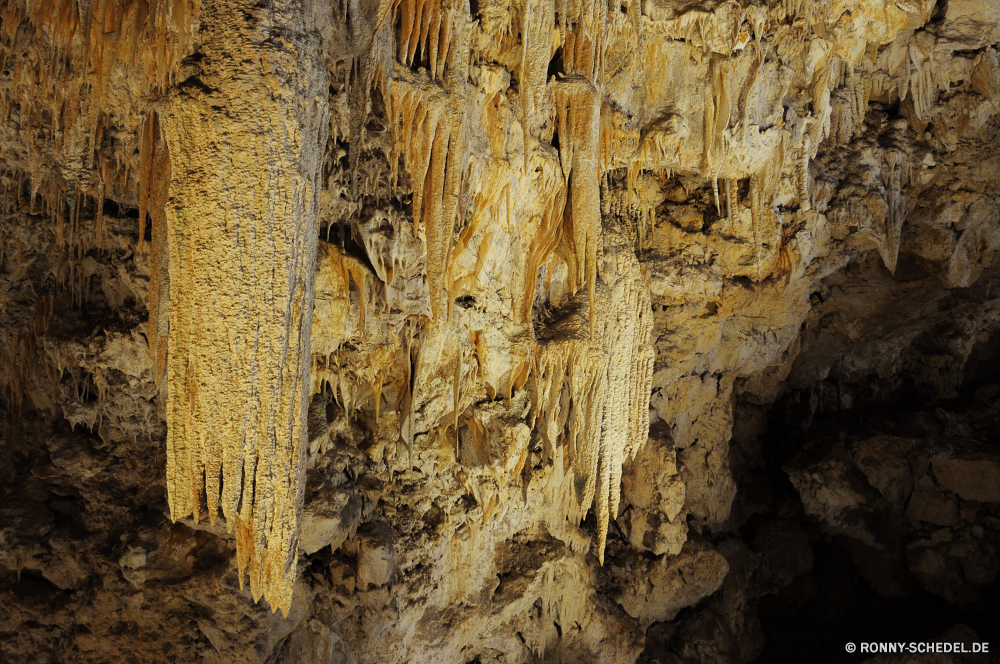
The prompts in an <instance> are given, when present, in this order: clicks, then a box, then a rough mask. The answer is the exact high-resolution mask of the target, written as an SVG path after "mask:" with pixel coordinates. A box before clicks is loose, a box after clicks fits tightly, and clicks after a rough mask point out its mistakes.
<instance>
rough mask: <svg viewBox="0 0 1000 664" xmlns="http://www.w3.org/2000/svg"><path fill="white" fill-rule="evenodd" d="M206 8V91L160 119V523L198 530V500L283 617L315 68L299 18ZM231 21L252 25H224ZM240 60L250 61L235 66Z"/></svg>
mask: <svg viewBox="0 0 1000 664" xmlns="http://www.w3.org/2000/svg"><path fill="white" fill-rule="evenodd" d="M296 8H297V9H296ZM203 10H204V11H203V13H202V16H201V30H202V46H201V53H202V55H203V57H202V60H201V62H200V70H201V77H202V80H203V81H206V82H207V83H206V85H205V86H188V87H185V88H183V89H182V94H178V95H177V96H175V97H174V98H172V99H171V100H170V105H169V106H168V107H167V108H166V110H165V111H164V113H165V117H164V127H165V129H166V135H167V143H168V145H169V150H170V155H171V170H170V204H169V205H168V207H167V211H166V219H167V228H168V230H169V238H168V251H169V272H170V307H169V325H170V334H169V338H168V359H167V488H168V497H169V503H170V513H171V517H172V518H173V519H174V520H177V519H181V518H183V517H185V516H187V515H193V516H194V517H195V519H196V520H200V519H201V518H202V517H203V516H204V514H203V511H202V507H201V502H202V500H205V501H206V504H207V510H208V514H207V516H208V519H209V521H211V522H214V521H215V520H216V519H217V518H218V512H219V510H220V508H221V510H222V514H223V515H224V517H225V519H226V525H227V528H228V529H229V530H230V532H233V531H235V533H236V547H237V552H236V558H237V564H238V573H239V579H240V583H241V586H242V583H243V581H244V579H245V578H246V577H247V576H249V582H250V591H251V593H252V595H253V597H254V599H255V600H256V599H259V598H261V597H262V596H263V597H264V598H266V599H267V600H268V602H270V604H271V608H272V610H277V609H278V608H280V609H282V611H283V612H284V613H285V614H286V615H287V613H288V610H289V606H290V604H291V597H292V588H293V586H294V583H295V578H296V559H297V546H298V527H299V524H298V521H299V514H300V511H301V509H302V500H303V491H304V475H305V454H306V450H307V447H308V441H307V426H306V415H307V408H308V404H309V396H310V393H309V369H310V359H311V358H310V328H311V315H312V314H311V312H312V299H313V286H312V283H313V275H314V270H315V259H316V238H317V236H318V227H317V206H318V203H319V200H318V199H319V193H320V175H321V167H322V156H323V145H324V144H325V142H326V131H327V128H328V127H329V120H328V118H327V112H328V110H327V105H326V104H325V103H322V104H318V103H316V102H315V100H316V99H324V100H325V99H326V96H327V92H326V90H327V85H326V80H325V70H324V68H323V65H322V62H321V61H320V60H319V59H318V58H317V56H316V55H315V54H316V53H318V52H319V49H318V44H316V43H315V42H311V41H309V39H310V38H311V39H315V36H312V37H310V36H311V35H314V33H313V32H312V31H310V30H309V29H308V24H307V15H303V14H300V13H298V12H301V11H303V10H302V7H301V6H298V5H292V4H289V5H286V4H284V3H272V4H271V5H270V6H269V7H268V8H266V9H264V8H261V7H260V6H258V5H255V4H254V3H252V2H245V1H243V0H217V1H215V2H211V3H206V6H205V7H204V8H203ZM244 13H245V14H247V15H249V16H253V17H254V20H253V21H247V22H245V23H244V22H240V23H238V24H236V25H234V24H233V22H232V21H231V19H230V17H231V16H233V15H237V14H239V15H242V14H244ZM258 26H259V27H258ZM268 29H272V30H277V31H281V32H282V34H284V35H285V39H292V37H290V35H298V37H295V38H294V39H297V40H300V41H298V42H297V43H295V45H294V48H290V47H276V46H272V47H267V46H262V45H261V43H260V40H259V37H258V30H268ZM261 48H265V49H266V50H267V52H266V53H265V54H263V55H260V50H261ZM246 49H249V50H246ZM245 52H253V53H256V54H258V56H257V57H256V58H255V59H254V60H253V62H255V63H259V64H258V65H257V66H246V65H244V64H242V63H243V62H244V60H245V58H244V56H243V55H242V54H243V53H245ZM220 109H221V110H220ZM178 155H183V159H181V158H178V157H177V156H178Z"/></svg>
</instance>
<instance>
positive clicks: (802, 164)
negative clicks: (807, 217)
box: [796, 134, 812, 212]
mask: <svg viewBox="0 0 1000 664" xmlns="http://www.w3.org/2000/svg"><path fill="white" fill-rule="evenodd" d="M810 151H811V143H810V138H809V134H805V135H804V136H803V137H802V159H801V160H800V161H799V163H798V168H797V169H796V170H797V171H798V179H799V209H800V210H801V211H802V212H809V210H811V209H812V203H811V201H810V199H809V156H810Z"/></svg>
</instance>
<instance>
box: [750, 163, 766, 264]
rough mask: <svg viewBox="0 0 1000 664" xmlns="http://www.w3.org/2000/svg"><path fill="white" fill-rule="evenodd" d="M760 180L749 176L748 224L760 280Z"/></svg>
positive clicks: (761, 218)
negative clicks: (750, 229) (750, 227)
mask: <svg viewBox="0 0 1000 664" xmlns="http://www.w3.org/2000/svg"><path fill="white" fill-rule="evenodd" d="M760 196H761V191H760V178H759V177H758V176H757V174H756V173H754V174H753V175H751V176H750V224H751V226H752V235H753V253H754V259H755V261H756V263H757V279H760V276H761V275H760V225H761V223H763V221H764V220H763V213H762V208H763V205H762V204H761V200H760Z"/></svg>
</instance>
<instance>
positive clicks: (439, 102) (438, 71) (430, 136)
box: [389, 0, 470, 320]
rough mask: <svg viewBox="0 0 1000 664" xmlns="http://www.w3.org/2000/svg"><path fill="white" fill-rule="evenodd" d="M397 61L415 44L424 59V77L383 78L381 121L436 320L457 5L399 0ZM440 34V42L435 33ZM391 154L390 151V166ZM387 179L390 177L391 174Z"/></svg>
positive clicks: (460, 24)
mask: <svg viewBox="0 0 1000 664" xmlns="http://www.w3.org/2000/svg"><path fill="white" fill-rule="evenodd" d="M399 11H400V14H401V16H402V19H401V20H402V23H401V25H402V27H401V33H400V41H399V60H400V62H401V63H402V64H403V65H407V66H409V65H411V64H413V62H414V57H415V54H416V49H417V47H418V45H419V46H420V49H421V53H422V54H425V55H426V56H428V57H431V58H432V61H433V62H434V65H433V69H434V71H433V72H431V78H432V79H440V80H441V81H442V84H443V85H439V84H437V83H434V82H433V80H428V79H427V78H423V77H421V76H420V75H412V74H410V73H403V72H399V73H398V74H399V75H398V76H397V77H396V78H394V80H393V81H392V83H391V89H390V94H389V97H390V101H389V120H390V124H391V129H392V131H393V135H394V137H395V138H396V141H395V146H394V149H398V147H399V146H400V145H401V146H402V154H403V157H404V159H405V162H406V168H407V170H408V171H409V173H410V181H411V184H412V186H413V220H414V224H415V226H416V227H417V228H420V227H421V224H423V230H424V236H425V238H426V245H427V265H426V267H427V282H428V286H429V290H430V298H431V313H432V316H433V317H434V319H435V320H437V319H438V318H439V315H440V310H441V300H442V297H443V295H444V294H447V293H448V292H449V288H448V285H447V284H445V283H444V277H445V270H446V268H447V264H448V254H449V250H450V247H451V243H452V239H453V238H452V234H453V232H454V228H455V223H456V215H457V212H458V192H459V187H460V185H461V177H462V168H463V165H462V157H463V155H464V152H465V98H466V80H467V79H468V72H469V33H470V27H469V21H468V14H467V13H466V12H465V10H464V9H463V8H462V7H461V6H460V5H455V6H452V7H448V8H441V7H439V6H437V5H435V4H434V3H432V2H428V3H423V2H417V3H416V4H414V3H413V2H411V1H410V0H404V1H403V2H402V3H401V4H400V7H399ZM445 38H447V43H445V42H442V39H445ZM397 159H398V153H396V154H394V155H390V163H391V164H392V165H393V167H395V163H396V160H397ZM394 179H395V178H394Z"/></svg>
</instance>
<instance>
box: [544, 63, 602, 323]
mask: <svg viewBox="0 0 1000 664" xmlns="http://www.w3.org/2000/svg"><path fill="white" fill-rule="evenodd" d="M555 97H556V117H557V130H558V132H559V140H560V146H559V159H560V161H561V162H562V168H563V173H564V174H565V177H566V179H567V183H568V187H569V194H568V199H567V207H568V208H569V215H568V218H569V224H570V226H569V229H568V230H569V234H568V239H569V240H570V241H571V243H572V245H571V246H572V253H571V257H570V260H571V263H572V264H571V266H570V272H571V274H572V275H573V285H574V292H575V290H576V289H579V288H583V287H584V286H586V288H587V293H588V295H589V301H590V303H591V305H593V302H594V290H595V284H596V281H597V263H598V260H599V258H598V254H599V245H600V242H601V194H600V172H599V149H600V119H601V98H600V94H599V93H598V91H597V90H596V89H595V88H594V87H593V85H591V84H590V82H589V81H587V80H586V79H583V78H579V77H576V78H572V79H570V78H567V79H564V80H562V81H558V82H556V83H555ZM591 318H592V320H591V328H593V316H592V317H591Z"/></svg>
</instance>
